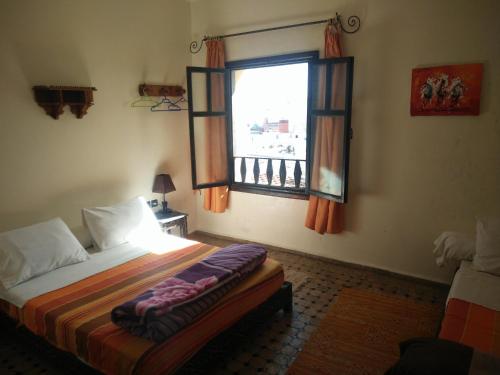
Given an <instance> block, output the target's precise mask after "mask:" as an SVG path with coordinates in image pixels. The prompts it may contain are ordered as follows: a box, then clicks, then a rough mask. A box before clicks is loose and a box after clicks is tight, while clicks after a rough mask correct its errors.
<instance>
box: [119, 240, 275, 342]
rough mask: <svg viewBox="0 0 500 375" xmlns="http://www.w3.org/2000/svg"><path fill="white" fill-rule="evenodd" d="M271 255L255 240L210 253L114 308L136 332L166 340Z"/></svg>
mask: <svg viewBox="0 0 500 375" xmlns="http://www.w3.org/2000/svg"><path fill="white" fill-rule="evenodd" d="M266 257H267V251H266V249H264V248H263V247H262V246H259V245H255V244H241V245H238V244H235V245H231V246H228V247H225V248H223V249H220V250H219V251H217V252H215V253H214V254H212V255H210V256H208V257H207V258H205V259H203V260H202V261H200V262H198V263H196V264H193V265H192V266H190V267H188V268H186V269H185V270H183V271H181V272H179V273H177V274H176V275H174V276H172V277H169V278H168V279H166V280H165V281H162V282H161V283H159V284H157V285H155V286H154V287H153V288H151V289H149V290H147V291H146V292H144V293H143V294H141V295H139V296H137V297H136V298H135V299H133V300H132V301H128V302H125V303H123V304H122V305H120V306H117V307H115V308H114V309H113V310H112V311H111V320H112V321H113V322H114V323H115V324H117V325H119V326H120V327H123V328H126V329H128V330H129V331H130V332H132V333H133V334H135V335H138V336H141V337H145V338H148V339H151V340H154V341H157V342H159V341H163V340H166V339H167V338H168V337H170V336H172V335H173V334H175V333H176V332H178V331H179V330H180V329H182V328H183V327H185V326H186V325H188V324H189V323H191V322H192V321H193V320H194V319H195V318H197V317H198V316H200V315H202V314H203V313H204V312H206V311H207V310H208V309H209V308H210V307H211V306H212V305H213V304H214V303H215V302H217V301H218V300H219V299H220V298H222V297H223V296H224V295H225V294H226V293H227V292H228V291H229V290H230V289H231V288H232V287H234V286H235V285H236V284H238V282H239V281H241V280H242V279H244V278H245V277H246V276H248V275H249V274H250V273H251V272H252V271H254V270H255V269H256V268H257V267H258V266H260V265H261V264H262V263H264V261H265V260H266Z"/></svg>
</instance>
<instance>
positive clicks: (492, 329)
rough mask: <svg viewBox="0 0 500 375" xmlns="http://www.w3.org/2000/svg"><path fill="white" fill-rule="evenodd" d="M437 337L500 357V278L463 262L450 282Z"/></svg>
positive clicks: (467, 262)
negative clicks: (476, 269)
mask: <svg viewBox="0 0 500 375" xmlns="http://www.w3.org/2000/svg"><path fill="white" fill-rule="evenodd" d="M439 337H440V338H442V339H447V340H451V341H455V342H459V343H461V344H464V345H468V346H470V347H473V348H474V349H477V350H479V351H481V352H485V353H490V354H493V355H495V356H497V357H500V277H499V276H495V275H492V274H489V273H485V272H478V271H475V270H474V269H472V263H471V262H469V261H462V262H461V264H460V268H459V269H458V271H457V273H456V274H455V277H454V279H453V283H452V285H451V289H450V293H449V295H448V301H447V306H446V312H445V316H444V318H443V322H442V324H441V331H440V333H439Z"/></svg>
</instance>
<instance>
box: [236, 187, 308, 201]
mask: <svg viewBox="0 0 500 375" xmlns="http://www.w3.org/2000/svg"><path fill="white" fill-rule="evenodd" d="M229 189H230V190H232V191H237V192H240V193H250V194H260V195H271V196H274V197H279V198H289V199H301V200H309V194H307V193H306V192H305V191H301V190H296V191H290V190H289V191H287V190H282V189H273V188H272V187H269V186H262V187H260V186H248V185H243V184H238V183H234V184H232V185H231V186H230V188H229Z"/></svg>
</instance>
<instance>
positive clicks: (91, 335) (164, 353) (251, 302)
mask: <svg viewBox="0 0 500 375" xmlns="http://www.w3.org/2000/svg"><path fill="white" fill-rule="evenodd" d="M217 250H218V248H217V247H214V246H210V245H206V244H202V243H197V244H195V245H192V246H189V247H188V248H185V249H182V250H178V251H174V252H170V253H167V254H162V255H156V254H148V255H145V256H142V257H140V258H137V259H134V260H132V261H129V262H127V263H125V264H122V265H120V266H117V267H114V268H112V269H109V270H107V271H104V272H101V273H98V274H96V275H93V276H91V277H89V278H86V279H84V280H81V281H79V282H77V283H74V284H71V285H68V286H66V287H64V288H61V289H58V290H55V291H52V292H50V293H46V294H44V295H41V296H39V297H36V298H33V299H32V300H30V301H28V303H27V304H26V305H25V306H24V307H23V308H22V309H21V310H19V309H17V308H15V307H14V306H12V305H9V304H7V303H5V302H2V303H0V308H2V310H4V311H6V312H7V313H8V314H9V315H10V316H11V317H13V318H15V319H16V320H18V321H20V322H21V323H23V324H24V325H25V326H26V327H27V328H28V329H29V330H31V331H32V332H34V333H35V334H37V335H40V336H42V337H44V338H45V339H46V340H48V341H49V342H50V343H51V344H53V345H54V346H56V347H58V348H59V349H62V350H65V351H69V352H71V353H73V354H75V355H76V356H77V357H79V358H80V359H81V360H83V361H85V362H86V363H88V364H89V365H90V366H92V367H94V368H96V369H98V370H100V371H102V372H104V373H106V374H169V373H171V372H173V371H175V369H177V368H178V367H179V366H180V365H181V364H182V363H184V362H185V361H186V360H188V359H189V358H190V357H191V356H192V355H193V354H194V353H195V352H196V351H197V350H198V349H199V348H201V347H202V346H203V345H204V344H206V343H207V342H208V341H209V340H210V339H211V338H213V337H214V336H216V335H217V334H218V333H220V332H221V331H222V330H224V329H225V328H228V327H229V326H231V325H232V324H234V323H235V322H236V321H237V320H239V319H240V318H241V317H242V316H243V315H244V314H246V313H247V312H248V311H250V310H252V309H253V308H255V307H257V306H258V305H260V304H261V303H262V302H264V301H265V300H266V299H267V298H269V297H270V296H271V295H272V294H273V293H274V292H276V291H277V290H278V289H279V288H280V286H281V284H282V283H283V279H284V278H283V270H282V268H281V266H280V265H279V264H278V263H277V262H275V261H273V260H272V259H267V260H266V262H265V263H264V264H263V265H262V266H261V267H260V268H259V269H258V270H256V272H255V273H254V274H252V275H251V276H249V277H248V278H247V279H246V280H244V281H243V282H242V283H240V284H239V285H237V286H236V287H235V288H234V289H233V290H232V291H230V292H229V293H228V294H226V295H225V296H224V297H223V298H222V299H221V300H220V301H219V302H218V303H217V304H215V305H214V306H213V307H212V308H211V309H210V310H209V311H208V313H207V314H206V315H203V316H202V317H200V318H199V319H198V320H196V321H195V322H193V323H192V324H191V325H189V326H187V327H186V328H184V329H183V330H182V331H181V332H179V333H177V334H176V335H174V336H173V337H171V338H170V339H168V340H166V341H164V342H162V343H160V344H156V343H154V342H152V341H150V340H147V339H144V338H141V337H137V336H134V335H132V334H130V333H128V332H127V331H125V330H124V329H123V328H120V327H118V326H116V325H115V324H113V323H112V322H111V314H110V312H111V310H112V309H113V307H115V306H117V305H119V304H121V303H124V302H126V301H128V300H130V299H133V298H134V297H136V296H137V295H138V294H141V293H143V292H144V291H146V290H148V289H149V288H151V287H152V286H154V285H156V284H158V282H160V281H161V280H164V279H165V278H168V277H170V276H172V275H174V274H176V273H177V272H179V271H180V270H182V269H185V268H187V267H189V266H190V265H192V264H194V263H196V262H198V261H200V260H201V259H203V258H205V257H206V256H208V255H210V254H212V253H213V252H215V251H217Z"/></svg>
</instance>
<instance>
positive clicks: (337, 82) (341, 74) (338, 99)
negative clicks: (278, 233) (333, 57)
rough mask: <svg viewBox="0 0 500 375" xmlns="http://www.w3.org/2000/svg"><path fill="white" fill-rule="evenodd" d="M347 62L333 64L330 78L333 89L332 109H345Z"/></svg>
mask: <svg viewBox="0 0 500 375" xmlns="http://www.w3.org/2000/svg"><path fill="white" fill-rule="evenodd" d="M346 74H347V64H346V63H340V64H333V65H332V74H331V75H330V79H331V81H332V90H331V102H330V103H331V104H330V106H331V107H330V108H331V109H339V110H344V109H345V85H346Z"/></svg>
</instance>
